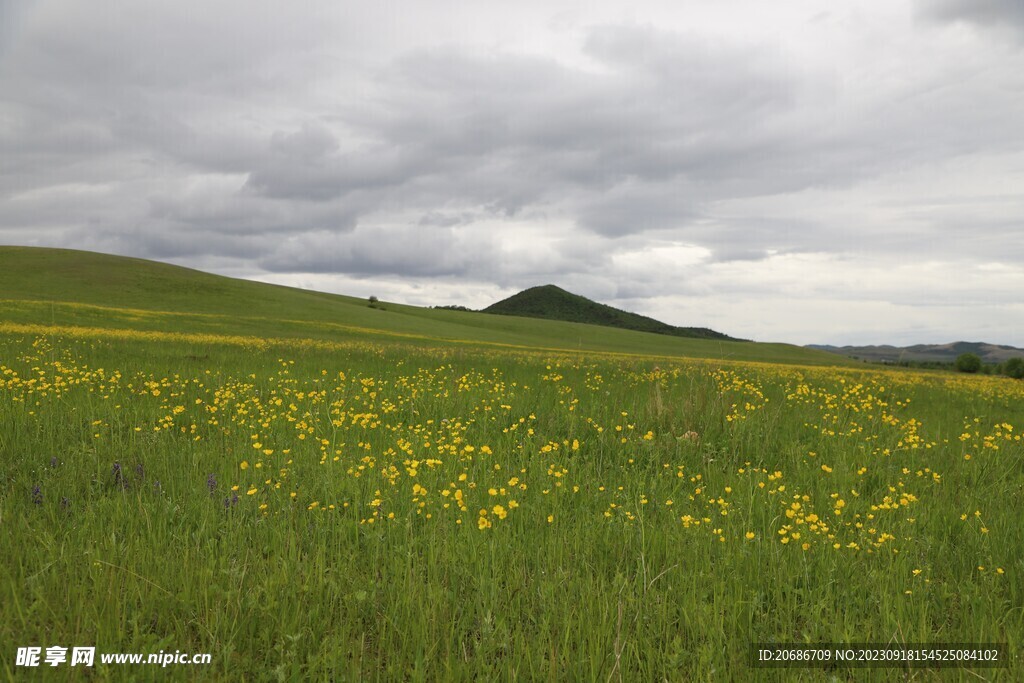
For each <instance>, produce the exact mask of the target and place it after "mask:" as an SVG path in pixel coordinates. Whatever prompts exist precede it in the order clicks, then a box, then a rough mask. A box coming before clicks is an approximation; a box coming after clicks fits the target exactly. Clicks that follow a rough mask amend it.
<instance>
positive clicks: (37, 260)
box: [0, 247, 853, 365]
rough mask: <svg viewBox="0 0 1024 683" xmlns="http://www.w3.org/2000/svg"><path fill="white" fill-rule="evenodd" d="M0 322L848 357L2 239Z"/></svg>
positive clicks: (753, 357) (728, 355)
mask: <svg viewBox="0 0 1024 683" xmlns="http://www.w3.org/2000/svg"><path fill="white" fill-rule="evenodd" d="M0 322H7V323H21V324H32V325H40V324H42V325H53V326H65V325H74V326H85V327H100V328H116V329H131V330H153V331H173V332H194V333H210V334H233V335H246V336H255V337H262V338H270V337H284V338H307V339H328V340H352V339H356V340H367V341H373V342H380V341H389V340H391V341H395V340H399V341H402V342H404V343H419V344H437V343H444V344H449V343H459V344H474V345H476V344H484V345H497V346H502V347H507V346H514V347H521V348H532V349H548V350H565V351H572V352H580V351H583V352H614V353H627V354H637V355H642V356H668V357H689V358H710V359H723V360H725V359H728V360H745V361H763V362H778V363H792V364H805V365H844V364H851V365H852V364H853V362H852V361H849V362H847V361H845V360H844V359H842V358H839V357H837V356H835V355H834V354H829V353H825V352H822V351H815V350H812V349H804V348H800V347H797V346H793V345H789V344H768V343H755V342H739V341H728V340H718V339H715V340H712V339H686V338H680V337H671V336H668V335H658V334H646V333H642V332H635V331H631V330H624V329H616V328H610V327H597V326H593V325H586V324H581V323H574V322H563V321H555V320H540V319H529V318H516V317H509V316H496V315H488V314H485V313H473V312H461V311H450V310H440V309H429V308H420V307H416V306H405V305H401V304H394V303H383V302H382V303H381V304H380V306H379V307H377V308H371V307H369V306H368V305H367V302H366V300H363V299H357V298H353V297H348V296H341V295H336V294H326V293H322V292H313V291H308V290H302V289H296V288H292V287H282V286H278V285H270V284H265V283H260V282H251V281H248V280H239V279H234V278H228V277H223V276H219V275H212V274H210V273H204V272H200V271H196V270H191V269H188V268H182V267H179V266H173V265H169V264H166V263H158V262H154V261H147V260H143V259H135V258H126V257H121V256H111V255H106V254H97V253H93V252H84V251H75V250H68V249H44V248H35V247H0Z"/></svg>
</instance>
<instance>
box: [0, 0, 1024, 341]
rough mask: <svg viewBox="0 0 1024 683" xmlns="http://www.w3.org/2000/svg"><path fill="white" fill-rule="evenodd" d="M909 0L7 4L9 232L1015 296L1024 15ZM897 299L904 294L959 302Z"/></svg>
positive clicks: (160, 247)
mask: <svg viewBox="0 0 1024 683" xmlns="http://www.w3.org/2000/svg"><path fill="white" fill-rule="evenodd" d="M908 2H909V3H910V5H909V6H910V7H911V8H912V9H913V10H914V13H912V15H913V17H915V18H917V19H922V18H923V19H924V21H917V22H914V21H911V20H909V19H907V18H906V16H904V15H906V14H907V13H906V12H904V10H905V9H906V7H904V6H902V5H899V4H897V6H893V7H891V8H890V7H889V6H886V7H884V8H883V7H878V8H860V9H858V10H857V11H853V10H850V9H848V8H846V7H845V6H842V5H838V6H835V7H834V8H832V9H831V11H830V13H829V14H828V15H827V16H824V15H815V14H814V12H816V11H817V9H816V7H811V6H810V5H808V6H807V7H803V6H802V5H799V3H795V4H793V5H787V6H786V8H784V9H777V10H775V11H772V12H768V13H764V12H763V10H761V9H759V6H758V5H756V4H751V5H749V6H748V7H747V8H746V9H747V10H748V11H749V13H750V17H751V20H750V23H748V24H746V25H743V24H741V23H738V22H736V21H735V18H734V14H729V16H725V14H722V12H725V9H722V8H715V7H713V6H710V5H709V6H705V7H701V8H695V7H681V6H677V5H676V4H675V3H668V4H663V3H658V2H645V3H642V4H641V6H640V7H639V9H638V13H637V16H639V17H645V16H649V19H642V21H641V22H640V23H632V22H631V23H623V22H621V21H619V20H618V19H617V16H618V11H617V10H616V9H615V8H614V7H612V6H611V5H607V6H606V5H604V4H603V3H596V4H594V6H593V7H592V8H591V10H589V12H591V13H592V14H593V19H591V17H590V14H587V15H586V16H584V15H581V14H579V13H578V12H577V11H575V10H573V11H570V9H571V8H559V7H552V6H550V5H549V3H532V2H526V3H519V4H516V5H515V6H509V7H506V8H502V9H500V10H498V9H496V8H495V7H492V6H490V5H486V4H473V5H467V4H466V3H456V2H440V3H437V4H433V3H432V5H431V9H430V11H427V10H426V9H419V8H414V7H409V8H405V11H403V12H397V13H396V12H395V11H394V7H391V6H390V5H389V4H388V3H382V4H380V5H373V6H366V7H360V8H358V9H357V10H353V9H352V8H345V7H339V6H337V5H336V4H335V3H326V2H324V3H312V4H310V5H308V6H305V7H304V8H303V9H302V11H297V10H294V9H292V8H285V7H284V6H280V5H278V4H276V3H271V2H269V1H268V2H255V3H251V2H246V3H243V2H241V1H240V0H229V2H226V3H217V5H216V7H209V8H204V9H203V11H198V10H197V11H191V10H190V9H189V8H188V6H187V3H186V5H184V6H183V5H181V4H180V3H170V2H153V3H147V4H146V6H145V8H143V7H142V6H138V7H136V6H122V5H115V4H113V3H110V4H106V3H103V2H101V3H98V4H95V3H92V4H90V5H81V4H80V3H73V2H53V3H47V4H28V3H25V2H10V3H2V4H0V27H2V28H0V159H2V160H3V161H2V163H0V241H3V242H15V243H34V244H50V245H65V246H78V247H82V248H95V249H99V250H103V251H110V252H116V253H127V254H131V255H138V256H148V257H152V258H164V259H171V260H176V261H177V262H181V263H185V264H188V263H207V264H216V267H218V268H220V269H223V270H225V271H230V272H232V273H233V274H237V273H240V272H246V273H250V274H252V275H255V276H259V275H261V274H272V275H273V276H274V277H279V278H287V277H293V276H294V277H300V276H308V277H309V278H313V279H312V280H310V281H317V282H327V281H328V280H325V279H323V278H327V277H329V276H332V275H335V274H339V273H344V274H347V275H349V276H351V277H358V278H363V279H367V278H388V280H389V282H391V283H392V285H391V286H392V288H393V289H394V291H399V290H401V289H402V288H403V287H404V288H406V290H405V291H409V292H411V293H413V294H410V296H413V295H415V296H423V294H422V291H423V290H422V289H414V288H422V287H423V286H424V285H423V283H424V282H445V283H452V282H462V283H463V284H464V285H465V286H468V284H467V283H469V284H472V286H473V287H475V289H474V290H473V291H476V292H480V291H482V289H481V288H483V289H486V288H488V287H489V288H490V289H489V290H488V291H492V292H493V293H494V294H495V295H496V296H497V295H498V294H500V293H504V294H508V293H511V292H512V291H514V290H516V289H518V288H521V287H524V286H528V285H533V284H538V283H540V282H548V281H554V282H558V283H561V284H563V286H568V287H570V288H573V287H575V288H578V289H579V290H580V291H581V292H582V293H584V294H590V295H591V296H595V297H604V298H606V299H613V300H614V299H618V300H621V301H624V302H627V303H628V304H629V305H630V306H632V307H637V308H643V306H644V302H645V301H647V302H648V305H649V307H650V308H649V310H650V311H652V312H653V311H660V312H662V313H664V312H665V311H671V310H673V309H672V305H673V304H671V303H670V302H673V301H674V302H676V304H675V305H678V307H679V310H680V311H683V312H682V313H680V315H691V314H692V315H697V314H698V312H696V311H694V310H691V309H690V308H688V307H687V306H684V305H683V304H682V303H680V302H682V301H684V300H686V298H687V297H696V298H699V299H705V300H707V301H711V300H713V298H714V297H715V296H728V297H732V298H736V297H747V298H758V297H760V296H762V294H763V293H764V291H765V287H766V285H762V284H761V283H759V282H758V281H757V279H756V278H752V277H751V278H747V277H743V273H759V274H762V275H764V276H765V277H769V276H770V277H769V279H770V280H771V282H774V283H775V284H774V285H771V287H774V288H775V289H771V287H769V290H770V291H775V292H785V296H786V298H787V300H790V301H796V300H797V299H799V298H800V296H806V297H812V296H813V297H818V298H819V299H820V298H822V297H829V296H840V294H839V293H841V294H842V296H845V295H846V292H848V291H849V290H850V289H851V284H850V283H851V282H852V281H855V280H856V278H857V275H856V273H857V272H861V273H866V272H868V271H867V270H865V269H866V268H868V266H867V265H866V264H871V263H875V262H883V261H885V262H895V263H903V262H904V261H913V260H914V259H918V260H927V261H928V262H935V263H944V264H950V266H949V267H958V268H960V269H961V270H963V271H971V272H977V273H978V276H977V282H979V283H980V282H988V283H991V287H993V288H995V287H1000V288H1002V287H1005V286H1006V284H1007V283H1008V282H1016V280H1014V279H1013V277H1014V276H1012V273H1011V275H1007V274H1006V273H1004V272H1003V271H999V270H984V269H982V266H985V267H988V266H987V265H986V264H992V263H999V264H1003V265H1005V266H1006V267H1008V268H1010V269H1011V271H1012V272H1017V271H1018V270H1019V269H1021V268H1024V251H1022V249H1024V248H1022V247H1020V246H1018V244H1019V242H1020V240H1019V239H1016V236H1017V234H1018V233H1019V228H1020V220H1021V216H1022V215H1024V205H1022V204H1021V201H1020V200H1019V194H1020V193H1019V189H1018V188H1019V187H1020V186H1021V183H1022V182H1024V130H1022V128H1021V126H1020V123H1019V122H1020V121H1022V120H1024V99H1022V98H1020V97H1019V92H1020V91H1021V88H1024V76H1022V75H1021V74H1024V55H1022V54H1021V52H1020V51H1019V49H1018V47H1017V46H1016V45H1014V44H1013V41H1009V42H1007V41H991V40H989V39H988V38H987V37H986V35H983V34H987V33H989V32H990V31H992V30H995V31H997V32H1000V31H1002V28H1001V27H1006V26H1011V27H1012V26H1016V27H1021V26H1024V10H1022V9H1021V5H1020V3H1018V2H996V1H995V0H983V1H981V2H972V3H968V2H960V1H957V0H931V1H928V2H926V1H924V0H908ZM728 9H729V12H730V13H733V12H734V11H735V9H736V8H734V7H730V8H728ZM563 10H565V11H563ZM812 10H813V11H812ZM759 12H760V13H759ZM643 21H649V23H643ZM759 21H760V22H763V23H764V25H763V26H761V25H759V24H758V23H756V22H759ZM951 22H952V23H953V24H954V25H955V24H956V22H967V23H969V24H972V25H975V26H977V27H979V28H980V29H981V30H961V29H959V28H956V27H953V28H951ZM1007 35H1009V34H1007ZM1014 35H1017V34H1014ZM787 264H790V265H791V264H799V268H801V269H812V270H813V269H817V270H815V272H817V273H819V274H821V273H824V274H826V275H827V274H828V273H829V272H830V270H829V268H839V269H840V270H842V269H845V268H847V267H851V268H852V267H853V264H859V265H857V268H859V269H860V270H859V271H858V270H857V268H854V270H851V271H849V273H848V276H844V277H848V279H845V280H842V281H833V280H831V279H829V278H827V277H824V276H821V277H819V279H818V280H817V281H812V280H808V279H807V278H803V277H795V278H788V277H781V276H780V275H779V274H778V273H776V272H775V271H774V270H773V269H775V268H781V267H784V266H786V265H787ZM823 264H824V265H823ZM836 264H841V265H836ZM952 264H956V265H955V266H954V265H952ZM1015 269H1016V270H1015ZM843 272H844V273H845V272H846V271H845V270H844V271H843ZM907 272H910V271H907ZM914 272H915V273H916V271H914ZM993 273H1000V275H999V277H998V278H997V277H996V275H994V274H993ZM865 277H866V276H865ZM772 278H774V279H772ZM815 282H817V284H815ZM886 282H889V281H888V280H886ZM396 283H397V284H396ZM445 286H448V285H445ZM453 286H454V285H453ZM889 286H891V287H892V291H890V292H888V293H880V294H878V295H877V297H876V298H885V297H887V296H888V297H889V298H890V299H891V298H894V297H895V295H894V294H893V292H896V291H908V290H913V291H915V292H916V293H915V295H914V296H913V297H912V300H913V302H914V303H915V305H917V306H921V307H923V305H924V303H925V302H926V301H927V300H928V297H929V296H930V294H929V292H928V290H927V288H916V289H915V287H916V285H914V284H913V283H903V284H898V283H896V282H895V281H893V282H892V283H890V285H889ZM800 287H803V289H802V290H801V289H800ZM464 288H465V287H464ZM830 288H831V289H830ZM933 289H934V288H933ZM382 291H383V290H382ZM430 291H434V290H430ZM453 291H454V290H453ZM976 291H977V292H979V294H978V296H980V297H982V298H984V296H985V289H984V287H983V286H982V285H978V286H977V288H976ZM417 292H418V293H417ZM800 292H803V294H802V295H801V294H800ZM837 292H839V293H837ZM947 294H948V293H947ZM944 297H945V298H944ZM989 298H990V299H991V300H993V301H995V300H997V299H998V297H997V296H996V295H995V294H992V295H990V297H989ZM934 300H935V301H941V302H948V301H949V296H947V295H941V296H940V295H939V294H935V299H934ZM438 303H444V302H438ZM456 303H457V302H456ZM808 305H809V306H810V304H808ZM815 305H818V304H815ZM712 308H713V307H712ZM714 310H715V311H717V310H719V309H714ZM722 310H724V309H722ZM729 310H733V309H731V308H730V309H729ZM736 310H740V309H738V308H737V309H736ZM808 310H811V309H810V308H809V309H808ZM743 311H744V313H743V315H747V314H748V313H749V309H743ZM719 314H720V313H715V315H719ZM733 314H735V311H734V313H733ZM673 322H678V323H680V324H687V321H686V320H681V319H680V320H673ZM772 324H774V323H772ZM921 324H922V325H926V324H927V321H924V322H922V323H921ZM728 327H729V331H731V332H733V333H735V334H739V335H740V336H753V334H754V333H748V332H744V331H743V329H742V327H741V326H739V324H736V325H729V326H728ZM763 329H765V330H773V329H776V328H774V327H772V325H768V324H766V325H765V327H764V328H763Z"/></svg>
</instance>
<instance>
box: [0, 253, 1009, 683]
mask: <svg viewBox="0 0 1024 683" xmlns="http://www.w3.org/2000/svg"><path fill="white" fill-rule="evenodd" d="M12 254H13V256H12ZM25 254H29V255H30V256H31V257H32V258H39V259H44V260H45V259H47V258H49V259H51V261H50V262H49V263H51V264H53V263H54V262H55V261H56V262H65V263H69V262H70V261H74V260H75V259H77V258H78V256H76V255H75V254H74V253H71V256H68V253H64V255H63V256H62V255H61V254H54V253H52V252H42V251H39V252H36V251H28V252H25ZM0 258H2V259H6V262H5V265H6V268H5V269H4V270H0V272H2V273H4V274H3V275H0V292H2V295H3V296H2V298H3V299H4V302H3V304H2V306H3V307H2V308H0V473H2V476H3V481H4V482H5V485H4V488H3V490H2V498H0V529H2V534H3V544H4V551H5V552H3V553H2V554H0V577H3V580H2V582H0V610H2V614H0V616H2V619H0V642H2V643H4V646H3V647H4V649H3V651H0V672H2V673H3V675H4V677H5V678H9V679H17V680H21V679H29V680H33V679H36V678H38V679H47V680H48V679H53V678H56V679H67V680H79V679H92V678H96V679H101V680H105V679H112V680H166V679H169V678H171V679H206V680H239V681H261V680H266V681H279V680H280V681H291V680H323V681H331V680H333V681H357V680H382V681H392V680H409V681H438V680H456V681H461V680H466V681H470V680H524V681H525V680H555V681H564V680H587V681H591V680H596V681H640V680H642V681H653V680H669V681H686V680H708V681H719V680H779V681H783V680H838V681H846V680H948V679H953V680H979V679H981V680H1005V681H1013V680H1020V678H1021V677H1022V674H1024V669H1022V667H1021V666H1020V664H1019V657H1020V655H1021V642H1020V636H1021V633H1022V631H1024V582H1022V581H1021V577H1022V575H1024V559H1022V558H1024V553H1022V550H1024V532H1022V527H1021V525H1020V521H1019V518H1020V500H1021V495H1022V486H1024V470H1022V456H1024V444H1022V442H1021V436H1020V435H1021V432H1022V431H1024V382H1020V381H1013V380H1009V379H1005V378H990V377H966V376H960V375H954V374H943V373H913V372H897V371H880V370H872V369H867V368H865V367H864V366H863V365H861V366H850V367H833V366H828V365H825V364H823V360H824V359H827V358H830V357H829V356H825V355H823V354H815V353H811V352H807V351H805V350H802V349H797V348H795V347H787V346H784V345H759V344H752V343H746V344H741V343H736V342H734V343H732V344H735V346H730V345H726V346H725V347H720V346H719V343H718V342H714V343H710V342H705V341H702V340H686V339H674V338H659V337H657V336H656V335H645V334H639V333H630V332H624V331H618V330H608V331H607V333H605V332H604V331H601V330H595V328H589V327H587V328H584V329H583V330H582V331H581V330H580V328H579V326H575V325H570V324H565V323H553V322H549V321H536V320H531V321H525V320H520V319H515V318H504V317H492V316H483V315H478V314H467V313H462V312H451V311H425V310H422V309H412V308H407V307H399V306H394V305H391V304H387V305H386V307H387V308H388V310H385V311H379V310H374V309H369V308H368V307H367V306H365V303H364V302H361V301H357V300H351V299H345V298H343V297H329V296H326V295H314V294H310V293H302V292H298V291H296V290H288V289H285V288H270V289H264V287H265V286H262V285H252V286H253V287H254V288H255V289H252V290H249V289H247V287H248V286H249V284H250V283H240V282H238V281H232V280H222V279H218V278H213V276H201V275H194V274H192V275H190V274H188V273H189V271H181V270H179V269H173V268H171V269H169V270H167V271H166V273H167V278H168V280H169V281H170V280H174V278H184V280H185V281H187V282H192V283H193V284H194V285H195V287H196V288H197V289H196V290H195V291H194V292H193V294H192V295H190V296H184V295H181V296H179V294H178V291H179V289H178V285H177V284H167V283H164V284H163V285H156V284H153V285H152V286H153V287H155V288H156V289H153V290H152V291H148V292H147V291H142V289H141V285H139V286H128V285H127V284H126V283H127V282H129V280H130V278H129V276H131V277H135V278H136V280H132V281H134V282H136V283H138V282H139V281H146V282H152V281H153V278H151V277H150V276H149V275H147V273H149V272H150V271H149V270H148V269H149V268H150V267H151V266H150V265H148V264H147V263H146V262H138V264H137V265H138V273H137V274H136V275H134V276H132V275H131V273H130V272H127V271H125V272H120V273H117V272H113V271H111V272H110V274H109V276H110V278H112V279H113V280H117V282H116V283H108V286H101V284H95V287H94V288H92V289H90V288H89V287H86V286H80V287H72V286H71V285H70V284H69V283H72V282H74V281H75V280H74V276H73V274H68V275H67V276H66V279H64V280H61V277H62V276H53V277H46V278H42V277H40V276H38V275H35V276H33V274H32V273H33V269H35V272H37V273H38V272H43V271H45V268H46V266H45V264H42V265H40V263H32V262H31V260H30V259H29V258H28V257H26V258H25V259H19V258H18V254H17V252H16V250H4V251H3V252H0ZM96 258H97V259H99V261H98V262H99V263H101V264H102V265H103V267H106V268H107V269H108V270H111V269H110V265H111V263H112V262H111V261H108V260H105V259H109V258H110V257H96ZM19 264H21V265H19ZM121 265H122V266H123V265H124V264H123V263H122V264H121ZM19 268H20V271H19ZM129 270H130V269H129ZM18 272H20V273H21V276H22V278H23V285H24V286H21V287H20V288H19V285H18V282H17V277H16V275H12V274H11V273H15V274H17V273H18ZM89 272H93V271H89ZM90 277H91V275H90ZM207 277H209V278H212V279H210V280H207V279H206V278H207ZM118 278H129V280H123V279H122V280H118ZM62 282H63V283H64V284H61V283H62ZM203 283H207V284H203ZM179 284H180V283H179ZM110 287H113V288H115V289H116V290H117V291H123V296H124V298H123V299H121V300H111V299H114V298H115V295H114V294H113V293H112V292H113V291H114V290H111V289H110ZM217 288H221V291H222V294H220V295H215V294H212V293H211V291H213V290H215V289H217ZM232 288H236V289H232ZM274 292H276V293H277V294H278V295H279V296H280V299H279V300H276V301H275V300H274V299H273V296H274V294H273V293H274ZM257 293H258V294H259V295H260V296H263V297H265V299H266V300H262V299H261V300H259V301H256V300H252V301H249V302H248V303H246V305H245V306H244V309H243V310H244V311H245V314H246V315H245V317H242V318H239V317H235V316H233V315H232V307H233V308H234V310H236V311H237V310H239V309H240V308H242V307H241V306H240V303H239V302H240V301H241V300H245V297H246V296H249V295H250V294H251V295H255V294H257ZM218 296H219V297H221V298H218ZM303 302H304V303H303ZM275 307H279V308H275ZM318 315H321V316H323V320H320V321H318V320H317V316H318ZM374 316H378V317H377V318H374ZM385 316H386V317H385ZM285 320H289V321H293V322H285ZM382 320H383V321H386V324H385V323H382V322H381V321H382ZM492 321H493V325H492V324H491V322H492ZM332 325H333V326H334V327H332ZM583 332H586V334H583ZM605 334H607V336H603V335H605ZM573 335H580V337H581V341H580V343H579V344H574V343H573ZM531 340H533V341H531ZM538 340H542V341H538ZM662 344H664V346H662ZM531 345H534V346H538V347H541V348H542V350H539V351H538V350H530V349H529V347H530V346H531ZM721 348H729V349H732V351H729V352H724V353H723V352H722V351H721ZM581 349H583V351H581ZM716 349H719V350H718V352H717V353H716V352H715V350H716ZM599 351H600V352H599ZM630 351H632V353H627V352H630ZM787 359H788V360H789V363H786V362H784V361H786V360H787ZM764 360H775V361H778V362H776V363H763V362H757V361H764ZM815 364H817V365H815ZM756 642H763V643H769V642H773V643H800V642H810V643H824V642H830V643H863V642H871V643H889V644H899V643H922V644H935V643H998V644H1001V646H1002V647H1003V650H1002V656H1003V657H1004V658H1005V659H1006V661H1007V664H1008V666H1007V667H1006V668H982V667H980V666H973V667H968V668H947V669H939V668H937V667H934V666H932V667H930V668H919V669H912V670H906V669H901V668H898V667H889V668H875V669H858V668H844V667H841V666H840V667H831V668H827V667H822V666H818V667H814V668H796V669H756V668H752V666H751V662H750V647H751V643H756ZM31 646H35V647H39V646H41V647H42V648H43V652H44V654H45V648H47V647H49V646H63V647H68V648H71V647H75V646H95V648H96V652H97V655H96V656H97V661H96V664H95V666H94V667H92V668H90V669H88V670H87V671H86V672H85V673H83V670H82V669H81V668H71V667H69V666H66V665H65V666H61V667H58V668H51V667H47V666H45V665H44V666H42V667H39V668H38V669H30V668H27V667H20V666H18V665H17V662H16V658H15V654H16V651H17V649H18V648H20V647H31ZM161 651H163V652H175V651H181V652H183V653H209V654H210V655H211V657H212V661H211V662H210V663H209V664H207V665H172V666H169V667H167V668H161V667H159V666H154V665H150V666H146V665H134V666H133V665H130V664H103V663H101V662H100V661H99V657H100V654H101V653H145V654H149V653H157V652H161ZM44 669H46V670H45V671H44Z"/></svg>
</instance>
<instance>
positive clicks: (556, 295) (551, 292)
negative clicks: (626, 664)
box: [483, 285, 740, 341]
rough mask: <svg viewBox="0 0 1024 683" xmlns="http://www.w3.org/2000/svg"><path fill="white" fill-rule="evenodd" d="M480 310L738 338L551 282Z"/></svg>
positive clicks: (657, 331) (680, 334)
mask: <svg viewBox="0 0 1024 683" xmlns="http://www.w3.org/2000/svg"><path fill="white" fill-rule="evenodd" d="M483 312H484V313H496V314H498V315H515V316H521V317H524V318H546V319H548V320H564V321H566V322H574V323H588V324H590V325H603V326H605V327H620V328H623V329H626V330H636V331H638V332H653V333H655V334H667V335H671V336H673V337H691V338H696V339H722V340H732V341H740V340H737V339H735V338H734V337H730V336H728V335H726V334H722V333H721V332H715V331H714V330H710V329H708V328H706V327H674V326H672V325H668V324H666V323H663V322H661V321H660V320H655V319H654V318H648V317H647V316H643V315H638V314H636V313H630V312H628V311H623V310H620V309H618V308H613V307H611V306H607V305H605V304H599V303H597V302H596V301H591V300H590V299H588V298H586V297H583V296H580V295H578V294H573V293H572V292H567V291H565V290H564V289H562V288H561V287H556V286H555V285H542V286H540V287H531V288H529V289H524V290H523V291H521V292H519V293H518V294H513V295H512V296H510V297H509V298H507V299H503V300H502V301H499V302H497V303H495V304H492V305H490V306H488V307H487V308H485V309H483Z"/></svg>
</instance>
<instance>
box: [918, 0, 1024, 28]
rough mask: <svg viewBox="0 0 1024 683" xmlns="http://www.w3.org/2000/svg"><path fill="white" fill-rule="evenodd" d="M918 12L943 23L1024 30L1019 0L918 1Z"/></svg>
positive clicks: (1023, 16)
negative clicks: (967, 23)
mask: <svg viewBox="0 0 1024 683" xmlns="http://www.w3.org/2000/svg"><path fill="white" fill-rule="evenodd" d="M918 10H919V11H920V12H921V13H922V14H923V15H925V16H927V17H930V18H933V19H938V20H943V21H968V22H972V23H976V24H980V25H983V26H993V27H1005V26H1016V27H1017V28H1018V29H1024V5H1022V4H1021V3H1020V2H1019V0H918Z"/></svg>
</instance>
